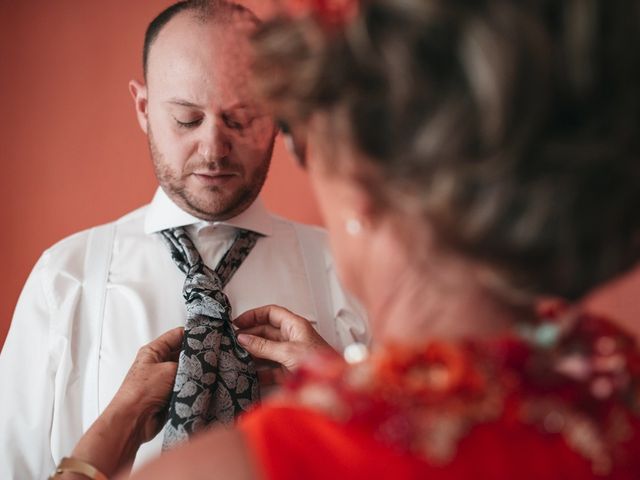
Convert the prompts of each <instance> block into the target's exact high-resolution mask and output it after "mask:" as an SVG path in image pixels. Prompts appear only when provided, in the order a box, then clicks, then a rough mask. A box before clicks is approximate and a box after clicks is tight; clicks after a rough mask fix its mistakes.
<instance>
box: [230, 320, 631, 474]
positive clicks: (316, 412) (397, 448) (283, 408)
mask: <svg viewBox="0 0 640 480" xmlns="http://www.w3.org/2000/svg"><path fill="white" fill-rule="evenodd" d="M241 425H242V430H243V431H244V432H245V434H246V438H247V439H248V442H249V444H250V446H251V449H252V451H253V452H254V455H255V456H257V458H258V462H257V463H258V464H259V465H261V468H262V470H263V472H264V474H265V476H266V478H283V479H285V478H330V477H335V478H429V479H456V478H492V479H494V478H495V479H512V478H519V479H540V478H545V479H546V478H558V479H560V478H563V479H565V478H571V479H582V478H594V477H596V478H615V479H632V478H638V472H640V351H639V350H638V349H637V347H636V345H635V343H634V341H633V340H632V339H631V338H630V337H629V336H627V335H625V334H624V333H623V332H622V331H620V330H618V329H617V328H616V327H614V326H613V325H612V324H610V323H609V322H607V321H605V320H603V319H600V318H597V317H593V316H589V315H579V316H572V315H567V314H565V315H561V316H560V318H555V319H550V318H547V319H546V320H545V321H543V322H541V323H539V324H538V325H536V326H535V327H529V328H527V327H526V326H523V330H522V331H518V332H514V335H512V336H506V337H503V338H499V339H494V340H490V341H486V342H468V343H456V344H453V343H442V342H430V343H428V344H427V345H425V346H424V347H423V348H418V349H414V350H413V351H408V350H407V349H406V348H404V349H402V348H394V347H390V348H386V349H385V350H384V352H381V353H379V354H376V355H375V356H373V357H372V358H371V359H370V360H368V361H366V362H363V363H359V364H355V365H351V366H347V365H346V364H343V363H342V362H336V361H335V359H334V360H329V359H324V360H318V361H317V362H314V364H313V365H310V366H309V367H307V368H306V369H303V370H302V371H301V372H299V373H298V374H297V376H296V378H294V379H293V381H292V383H291V385H290V388H289V390H288V393H287V394H285V395H284V396H283V397H282V398H281V399H279V400H276V401H274V402H272V403H271V405H270V406H267V407H265V408H261V409H259V410H257V411H256V412H254V413H253V414H250V415H248V416H247V417H245V419H244V420H243V422H242V424H241Z"/></svg>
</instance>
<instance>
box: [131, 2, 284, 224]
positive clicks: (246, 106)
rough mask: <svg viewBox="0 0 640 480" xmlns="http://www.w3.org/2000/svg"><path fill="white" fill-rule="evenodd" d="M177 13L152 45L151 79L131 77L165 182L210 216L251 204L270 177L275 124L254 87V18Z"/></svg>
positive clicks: (178, 197) (176, 197) (185, 203)
mask: <svg viewBox="0 0 640 480" xmlns="http://www.w3.org/2000/svg"><path fill="white" fill-rule="evenodd" d="M239 22H240V21H236V22H234V23H233V24H219V23H215V22H210V21H207V22H204V23H203V22H201V21H200V20H198V19H196V18H195V17H194V16H193V15H192V14H191V13H190V12H184V13H182V14H179V15H177V16H176V17H175V18H173V19H172V20H171V21H170V22H169V23H168V24H167V25H166V26H165V27H164V28H163V29H162V30H161V32H160V34H159V35H158V37H157V38H156V40H155V42H154V43H153V45H152V47H151V51H150V54H149V60H148V64H147V84H146V86H143V85H136V84H135V82H132V86H131V89H132V93H133V94H134V98H135V100H136V107H137V110H138V119H139V121H140V124H141V126H142V128H143V130H144V131H145V132H146V133H147V135H148V138H149V147H150V151H151V156H152V158H153V164H154V167H155V172H156V176H157V178H158V181H159V183H160V185H161V187H162V188H163V189H164V191H165V192H166V193H167V195H169V197H170V198H171V199H172V200H173V201H174V202H175V203H176V204H178V205H179V206H180V207H181V208H183V209H184V210H186V211H187V212H189V213H191V214H192V215H194V216H197V217H199V218H202V219H205V220H224V219H227V218H230V217H233V216H235V215H237V214H239V213H241V212H242V211H244V210H245V209H246V208H247V207H248V206H249V205H250V204H251V203H252V202H253V201H254V200H255V198H256V197H257V196H258V194H259V192H260V190H261V188H262V185H263V184H264V181H265V179H266V176H267V171H268V169H269V164H270V161H271V154H272V150H273V142H274V137H275V131H276V130H275V127H274V124H273V122H272V120H271V118H270V117H268V116H267V115H266V114H265V112H264V111H263V109H262V108H261V106H260V105H258V104H257V103H256V101H255V100H254V99H253V98H252V95H251V92H250V87H249V76H250V62H251V60H252V58H251V47H250V44H249V40H248V34H249V28H250V27H249V25H248V24H243V23H239Z"/></svg>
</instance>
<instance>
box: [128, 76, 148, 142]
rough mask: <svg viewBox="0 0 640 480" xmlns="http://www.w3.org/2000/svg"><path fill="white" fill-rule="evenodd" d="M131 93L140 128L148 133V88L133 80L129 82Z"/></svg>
mask: <svg viewBox="0 0 640 480" xmlns="http://www.w3.org/2000/svg"><path fill="white" fill-rule="evenodd" d="M129 92H131V96H132V97H133V103H134V106H135V109H136V116H137V117H138V123H139V124H140V128H141V129H142V131H143V132H144V133H148V126H149V117H148V108H149V101H148V98H147V86H146V85H145V84H144V83H140V82H138V81H137V80H131V81H130V82H129Z"/></svg>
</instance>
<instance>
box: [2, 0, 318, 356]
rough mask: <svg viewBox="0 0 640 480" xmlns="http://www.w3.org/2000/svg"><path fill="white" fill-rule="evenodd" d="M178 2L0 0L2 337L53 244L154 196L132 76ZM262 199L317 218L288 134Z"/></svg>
mask: <svg viewBox="0 0 640 480" xmlns="http://www.w3.org/2000/svg"><path fill="white" fill-rule="evenodd" d="M171 3H173V2H171V1H161V0H109V1H104V2H103V1H96V0H91V1H86V0H73V1H72V0H56V1H55V2H49V1H46V0H40V1H37V0H30V1H27V2H0V139H1V141H0V165H1V168H0V225H2V226H3V227H4V228H3V231H2V232H1V233H0V252H3V254H4V255H3V258H2V260H0V265H1V266H0V272H2V273H1V274H0V345H2V344H3V343H4V338H5V336H6V333H7V330H8V328H9V323H10V321H11V316H12V314H13V309H14V306H15V303H16V301H17V298H18V295H19V293H20V290H21V288H22V285H23V284H24V281H25V280H26V278H27V275H28V274H29V272H30V270H31V268H32V267H33V264H34V263H35V261H36V260H37V259H38V257H39V256H40V254H41V253H42V251H43V250H44V249H45V248H47V247H48V246H50V245H52V244H53V243H55V242H56V241H58V240H60V239H62V238H64V237H65V236H67V235H69V234H71V233H74V232H77V231H79V230H81V229H85V228H88V227H90V226H93V225H96V224H99V223H103V222H107V221H110V220H113V219H116V218H118V217H119V216H121V215H122V214H124V213H126V212H128V211H130V210H132V209H134V208H136V207H138V206H140V205H142V204H144V203H147V202H148V201H149V200H150V199H151V196H152V195H153V192H154V190H155V187H156V182H155V178H154V175H153V170H152V168H151V161H150V160H149V155H148V152H147V144H146V138H145V136H144V134H143V133H142V132H141V131H140V129H139V127H138V124H137V122H136V119H135V115H134V110H133V102H132V100H131V98H130V96H129V92H128V87H127V83H128V82H129V80H130V79H131V78H133V77H136V78H140V77H141V74H142V68H141V65H140V63H141V60H140V58H141V55H142V54H141V50H142V40H143V36H144V30H145V28H146V26H147V24H148V22H149V21H150V20H151V19H152V18H153V17H154V16H155V15H156V14H157V13H158V12H160V11H161V10H162V9H163V8H164V7H166V6H168V5H170V4H171ZM245 3H247V4H253V5H252V7H254V9H255V10H256V11H260V12H259V13H262V11H263V10H265V8H266V7H267V6H268V2H266V1H265V0H253V2H252V1H251V0H246V2H245ZM263 197H264V199H265V201H266V203H267V205H268V206H269V207H270V208H271V210H273V211H275V212H276V213H278V214H280V215H284V216H287V217H290V218H292V219H295V220H298V221H302V222H306V223H319V222H320V220H319V217H318V213H317V210H316V207H315V203H314V202H313V200H312V199H311V194H310V193H309V186H308V182H307V180H306V177H305V175H304V173H302V172H300V171H298V169H297V168H296V167H295V166H294V165H293V164H292V162H291V161H290V159H289V157H287V155H286V153H285V152H284V151H283V148H282V145H281V143H280V142H278V145H277V147H276V152H275V158H274V160H273V163H272V170H271V173H270V175H269V179H268V181H267V184H266V186H265V190H264V195H263ZM292 200H293V201H292Z"/></svg>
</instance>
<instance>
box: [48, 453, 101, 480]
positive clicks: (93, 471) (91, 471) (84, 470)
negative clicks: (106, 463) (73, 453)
mask: <svg viewBox="0 0 640 480" xmlns="http://www.w3.org/2000/svg"><path fill="white" fill-rule="evenodd" d="M65 472H69V473H79V474H80V475H84V476H85V477H87V478H90V479H91V480H109V479H108V478H107V476H106V475H105V474H104V473H102V472H101V471H100V470H98V469H97V468H96V467H94V466H93V465H91V464H89V463H87V462H84V461H82V460H78V459H77V458H70V457H64V458H63V459H62V460H60V463H59V464H58V466H57V467H56V471H55V472H53V474H52V475H51V476H50V477H49V480H55V478H56V477H57V476H58V475H62V474H63V473H65Z"/></svg>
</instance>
